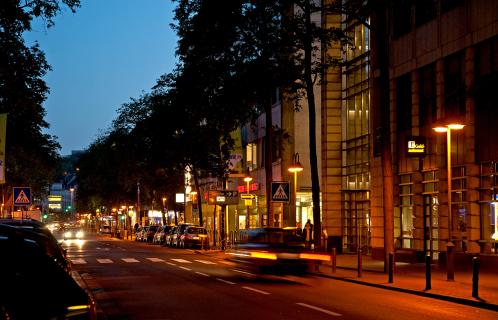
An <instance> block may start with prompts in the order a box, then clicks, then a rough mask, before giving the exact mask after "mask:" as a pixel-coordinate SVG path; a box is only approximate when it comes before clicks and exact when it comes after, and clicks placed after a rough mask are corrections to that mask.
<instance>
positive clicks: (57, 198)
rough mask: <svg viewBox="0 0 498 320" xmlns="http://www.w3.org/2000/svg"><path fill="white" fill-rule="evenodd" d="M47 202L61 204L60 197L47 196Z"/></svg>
mask: <svg viewBox="0 0 498 320" xmlns="http://www.w3.org/2000/svg"><path fill="white" fill-rule="evenodd" d="M48 202H62V196H56V195H49V196H48Z"/></svg>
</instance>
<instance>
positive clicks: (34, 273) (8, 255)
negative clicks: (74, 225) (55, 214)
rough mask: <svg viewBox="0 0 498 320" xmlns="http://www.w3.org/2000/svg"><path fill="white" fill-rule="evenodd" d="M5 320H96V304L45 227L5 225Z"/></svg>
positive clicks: (0, 240) (1, 311)
mask: <svg viewBox="0 0 498 320" xmlns="http://www.w3.org/2000/svg"><path fill="white" fill-rule="evenodd" d="M0 253H1V254H0V257H1V258H0V260H1V261H2V262H1V263H0V274H1V275H2V284H1V288H2V290H0V319H73V320H76V319H96V318H97V313H96V307H95V301H94V299H93V297H92V296H91V294H90V293H89V292H88V291H87V290H86V289H84V288H82V287H81V286H80V285H79V283H80V281H79V280H78V279H79V278H78V277H77V273H76V272H74V271H72V270H71V263H70V261H69V260H68V259H67V257H66V251H65V250H64V249H63V248H62V247H61V245H60V244H59V242H58V241H57V239H56V238H55V237H54V235H53V234H52V233H51V232H50V230H49V229H48V228H47V227H46V226H45V224H43V223H42V222H39V221H36V220H17V219H0Z"/></svg>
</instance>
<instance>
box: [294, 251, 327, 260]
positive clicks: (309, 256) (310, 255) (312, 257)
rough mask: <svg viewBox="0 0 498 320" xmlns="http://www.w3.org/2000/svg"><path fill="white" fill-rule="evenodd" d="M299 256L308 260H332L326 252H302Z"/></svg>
mask: <svg viewBox="0 0 498 320" xmlns="http://www.w3.org/2000/svg"><path fill="white" fill-rule="evenodd" d="M299 258H301V259H306V260H320V261H330V256H329V255H325V254H316V253H301V254H299Z"/></svg>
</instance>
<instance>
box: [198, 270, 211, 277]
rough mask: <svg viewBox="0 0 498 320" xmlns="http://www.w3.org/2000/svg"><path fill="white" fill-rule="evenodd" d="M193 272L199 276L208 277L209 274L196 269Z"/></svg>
mask: <svg viewBox="0 0 498 320" xmlns="http://www.w3.org/2000/svg"><path fill="white" fill-rule="evenodd" d="M195 273H197V274H200V275H201V276H205V277H210V275H209V274H207V273H203V272H199V271H196V272H195Z"/></svg>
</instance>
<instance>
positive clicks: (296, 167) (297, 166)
mask: <svg viewBox="0 0 498 320" xmlns="http://www.w3.org/2000/svg"><path fill="white" fill-rule="evenodd" d="M287 170H289V172H290V173H293V174H294V215H295V214H296V213H297V174H298V172H302V171H303V170H304V167H303V165H302V164H301V163H300V162H299V153H294V155H293V162H292V165H291V166H290V167H289V169H287Z"/></svg>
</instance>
